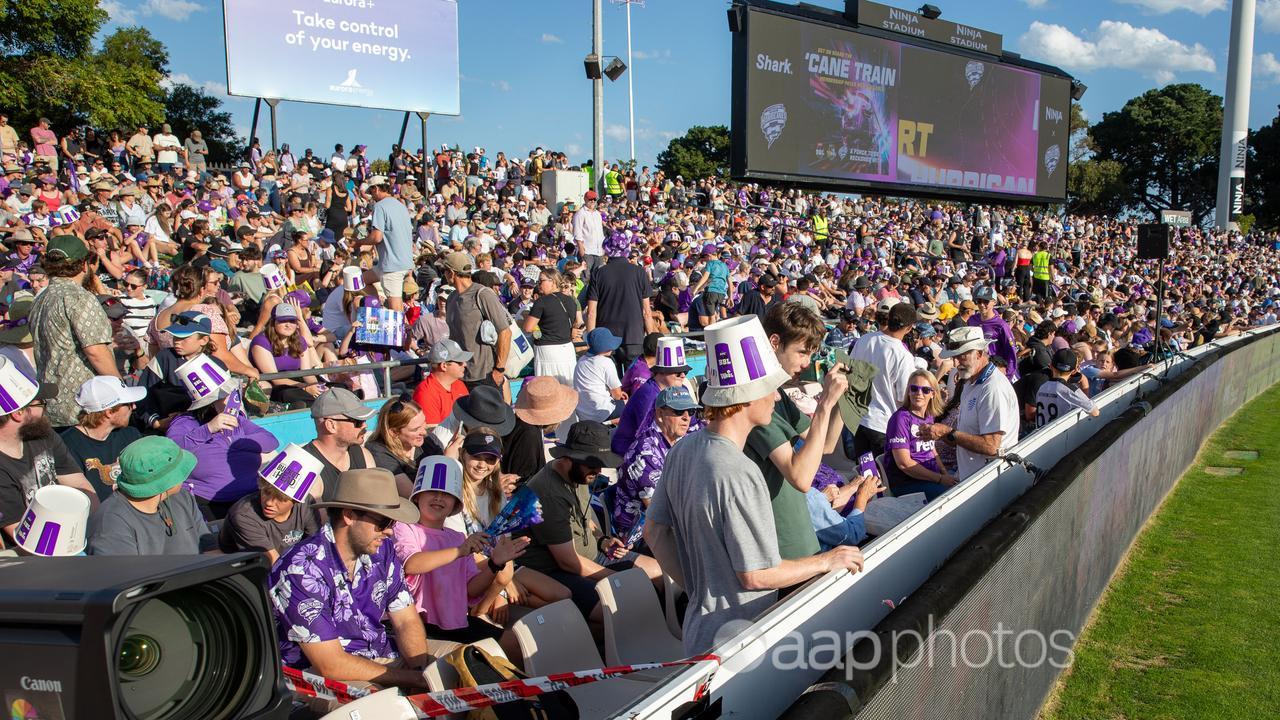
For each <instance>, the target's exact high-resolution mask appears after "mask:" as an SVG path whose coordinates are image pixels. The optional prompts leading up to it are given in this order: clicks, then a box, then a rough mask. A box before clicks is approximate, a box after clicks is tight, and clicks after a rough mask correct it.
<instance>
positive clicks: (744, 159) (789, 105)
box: [733, 9, 1071, 201]
mask: <svg viewBox="0 0 1280 720" xmlns="http://www.w3.org/2000/svg"><path fill="white" fill-rule="evenodd" d="M745 30H746V38H745V42H740V43H737V44H736V45H735V48H737V49H738V50H739V52H741V51H742V50H743V49H745V53H741V54H743V55H745V56H744V57H737V58H735V62H738V63H742V64H743V66H742V67H739V68H738V70H737V72H738V77H743V76H744V75H745V77H744V80H745V81H744V82H738V83H735V95H737V94H739V93H741V94H743V95H744V96H743V97H737V96H735V103H734V110H735V122H734V128H735V130H736V131H737V132H735V133H734V135H735V137H734V142H735V143H739V145H738V147H737V148H736V151H735V153H734V161H735V162H734V168H733V170H734V174H735V175H736V176H738V177H744V178H751V177H756V178H765V179H767V178H785V179H792V180H796V181H800V182H809V183H812V184H826V185H830V186H847V187H849V188H850V189H854V190H856V189H867V190H872V191H883V192H893V191H895V190H898V191H903V192H913V193H917V194H937V195H949V196H964V195H972V194H981V195H987V196H999V197H1006V198H1011V199H1019V200H1024V201H1060V200H1062V199H1063V198H1064V197H1065V196H1066V171H1067V168H1066V165H1067V162H1066V161H1067V157H1066V152H1067V140H1068V118H1069V117H1070V102H1071V82H1070V80H1069V79H1068V78H1066V77H1058V76H1054V75H1048V74H1045V73H1039V72H1033V71H1031V70H1028V69H1025V68H1021V67H1015V66H1013V65H1009V64H1006V63H1001V62H995V61H993V60H992V59H991V58H989V57H982V56H976V55H965V54H957V53H952V52H943V51H940V50H934V49H930V48H925V47H921V46H918V45H913V44H909V43H903V42H898V41H895V40H889V39H885V38H881V37H876V36H872V35H868V34H863V33H858V32H855V31H853V30H848V29H841V28H838V27H832V26H829V25H824V24H821V23H817V22H810V21H807V20H803V19H798V18H791V17H784V16H781V15H778V14H774V13H770V12H764V11H760V10H756V9H749V10H748V11H747V23H746V28H745Z"/></svg>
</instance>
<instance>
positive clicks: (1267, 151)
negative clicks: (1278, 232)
mask: <svg viewBox="0 0 1280 720" xmlns="http://www.w3.org/2000/svg"><path fill="white" fill-rule="evenodd" d="M1247 168H1248V173H1247V177H1246V178H1245V183H1244V190H1245V206H1246V207H1248V208H1249V210H1250V211H1251V212H1252V213H1253V214H1254V215H1255V216H1256V217H1257V223H1258V227H1261V228H1266V229H1268V230H1271V229H1275V228H1277V227H1280V113H1277V115H1276V117H1274V118H1272V119H1271V122H1270V123H1269V124H1267V125H1263V126H1262V127H1260V128H1258V129H1257V130H1254V131H1251V132H1250V133H1249V158H1248V165H1247Z"/></svg>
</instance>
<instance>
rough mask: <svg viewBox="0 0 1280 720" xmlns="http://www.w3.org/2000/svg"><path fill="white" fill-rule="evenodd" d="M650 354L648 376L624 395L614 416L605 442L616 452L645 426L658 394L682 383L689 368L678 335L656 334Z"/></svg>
mask: <svg viewBox="0 0 1280 720" xmlns="http://www.w3.org/2000/svg"><path fill="white" fill-rule="evenodd" d="M654 357H655V359H654V364H653V365H652V366H651V367H650V368H649V371H650V372H651V373H652V376H651V377H650V378H649V379H648V380H646V381H645V382H644V383H643V384H641V385H640V387H639V388H638V389H637V390H636V391H635V392H634V393H632V395H631V397H629V398H628V399H627V404H626V406H625V407H623V408H622V416H621V419H619V420H618V429H617V430H616V431H615V432H614V433H613V439H612V440H611V441H610V443H609V447H610V449H611V450H613V451H614V452H615V453H617V454H618V455H626V454H627V451H628V450H630V449H631V445H632V443H633V442H634V441H635V439H636V436H637V434H638V433H639V432H640V431H641V430H643V429H645V428H646V427H648V426H649V423H650V422H651V421H652V420H653V413H654V401H655V400H657V398H658V395H659V394H660V393H661V392H662V391H663V390H666V389H667V388H676V387H683V386H684V380H685V377H686V376H687V375H688V373H689V370H691V369H692V368H691V367H690V366H689V365H688V364H687V363H685V361H684V340H681V339H680V338H674V337H664V338H659V339H658V350H657V353H656V354H655V356H654Z"/></svg>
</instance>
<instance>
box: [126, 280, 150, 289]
mask: <svg viewBox="0 0 1280 720" xmlns="http://www.w3.org/2000/svg"><path fill="white" fill-rule="evenodd" d="M124 286H125V287H127V288H129V289H130V290H140V289H142V288H145V287H146V285H145V284H139V283H131V282H127V283H125V284H124Z"/></svg>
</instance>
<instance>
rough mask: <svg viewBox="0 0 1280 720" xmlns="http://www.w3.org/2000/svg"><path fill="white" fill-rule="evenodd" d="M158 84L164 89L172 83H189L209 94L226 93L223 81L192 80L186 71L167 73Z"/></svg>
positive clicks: (222, 94)
mask: <svg viewBox="0 0 1280 720" xmlns="http://www.w3.org/2000/svg"><path fill="white" fill-rule="evenodd" d="M160 85H161V87H163V88H165V89H166V90H167V89H169V88H171V87H173V86H174V85H190V86H191V87H193V88H199V89H200V90H204V91H205V92H207V93H209V94H210V95H219V96H224V95H226V94H227V86H226V85H225V84H224V83H220V82H217V81H214V80H205V81H204V82H200V81H198V80H193V79H192V78H191V76H190V75H188V74H186V73H169V75H168V77H166V78H165V79H163V80H161V81H160Z"/></svg>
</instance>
